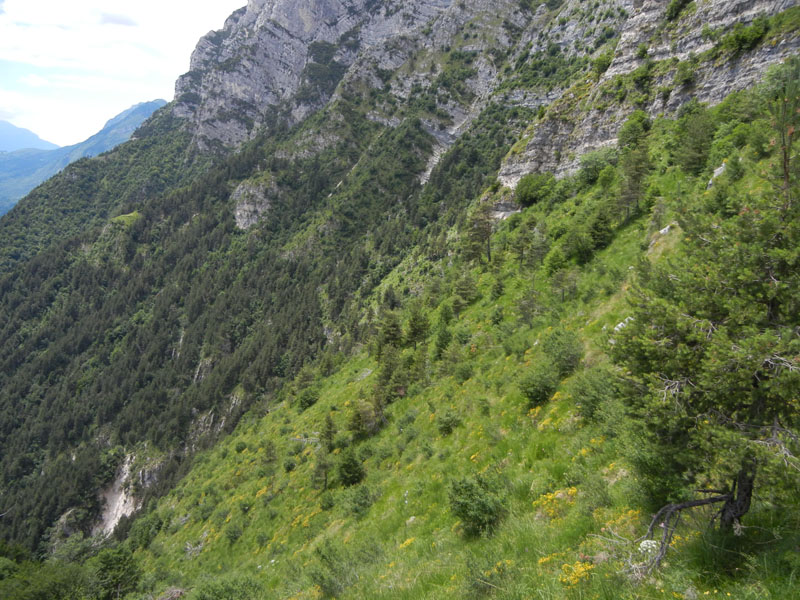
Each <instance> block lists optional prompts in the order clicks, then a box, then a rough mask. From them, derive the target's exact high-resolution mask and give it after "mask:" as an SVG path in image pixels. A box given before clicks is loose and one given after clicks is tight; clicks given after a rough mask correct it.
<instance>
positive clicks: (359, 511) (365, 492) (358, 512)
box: [347, 485, 376, 519]
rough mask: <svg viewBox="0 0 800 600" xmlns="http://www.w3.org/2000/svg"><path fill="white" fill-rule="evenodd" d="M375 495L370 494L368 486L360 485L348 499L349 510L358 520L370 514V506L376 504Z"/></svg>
mask: <svg viewBox="0 0 800 600" xmlns="http://www.w3.org/2000/svg"><path fill="white" fill-rule="evenodd" d="M375 497H376V496H375V494H373V493H372V492H370V490H369V488H368V487H367V486H366V485H359V486H358V487H356V488H354V489H353V492H352V494H350V497H349V498H348V499H347V509H348V511H349V512H350V514H352V515H353V516H354V517H356V518H359V519H360V518H362V517H363V516H364V515H366V514H367V512H369V508H370V506H372V503H373V502H375Z"/></svg>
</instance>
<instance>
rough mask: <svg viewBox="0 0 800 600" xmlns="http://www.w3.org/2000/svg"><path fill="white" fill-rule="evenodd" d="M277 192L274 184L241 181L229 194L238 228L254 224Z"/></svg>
mask: <svg viewBox="0 0 800 600" xmlns="http://www.w3.org/2000/svg"><path fill="white" fill-rule="evenodd" d="M277 193H278V190H277V188H276V187H275V186H268V185H267V184H266V183H263V182H261V183H258V182H251V181H243V182H242V183H240V184H239V185H238V186H237V188H236V189H235V190H234V191H233V194H231V202H233V204H234V211H233V215H234V218H235V219H236V226H237V227H239V229H248V228H250V227H251V226H253V225H255V224H256V223H257V222H258V221H259V219H260V218H261V215H263V214H264V213H265V212H267V210H269V207H270V206H271V204H272V197H274V196H275V195H276V194H277Z"/></svg>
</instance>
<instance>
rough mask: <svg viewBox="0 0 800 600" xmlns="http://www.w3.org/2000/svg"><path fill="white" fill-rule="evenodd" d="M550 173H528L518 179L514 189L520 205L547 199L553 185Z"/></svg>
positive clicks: (528, 204)
mask: <svg viewBox="0 0 800 600" xmlns="http://www.w3.org/2000/svg"><path fill="white" fill-rule="evenodd" d="M555 183H556V180H555V177H553V175H552V173H529V174H527V175H525V176H524V177H523V178H522V179H520V180H519V183H518V184H517V189H516V192H515V194H516V197H517V202H519V203H520V204H522V206H531V205H533V204H536V203H538V202H542V201H544V200H548V199H549V198H550V196H551V194H552V193H553V189H554V187H555Z"/></svg>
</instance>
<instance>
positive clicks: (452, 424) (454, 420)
mask: <svg viewBox="0 0 800 600" xmlns="http://www.w3.org/2000/svg"><path fill="white" fill-rule="evenodd" d="M459 425H461V419H460V418H459V417H458V415H457V414H456V412H455V411H453V410H452V409H448V410H447V411H446V412H445V413H444V414H443V415H439V416H437V418H436V426H437V428H438V429H439V433H441V434H442V435H450V434H451V433H453V430H454V429H455V428H456V427H458V426H459Z"/></svg>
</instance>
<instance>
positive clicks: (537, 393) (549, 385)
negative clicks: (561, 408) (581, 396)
mask: <svg viewBox="0 0 800 600" xmlns="http://www.w3.org/2000/svg"><path fill="white" fill-rule="evenodd" d="M518 385H519V390H520V392H522V395H523V396H525V398H526V399H527V400H528V402H530V404H531V406H540V405H542V404H544V403H545V402H547V401H548V400H549V399H550V396H552V395H553V393H554V392H555V391H556V388H557V387H558V370H557V369H556V367H555V366H554V365H553V363H552V362H550V360H548V359H547V358H540V359H539V360H537V361H536V362H535V363H534V364H533V365H531V367H530V368H529V369H528V371H527V372H526V373H525V375H523V376H522V379H520V381H519V384H518Z"/></svg>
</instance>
